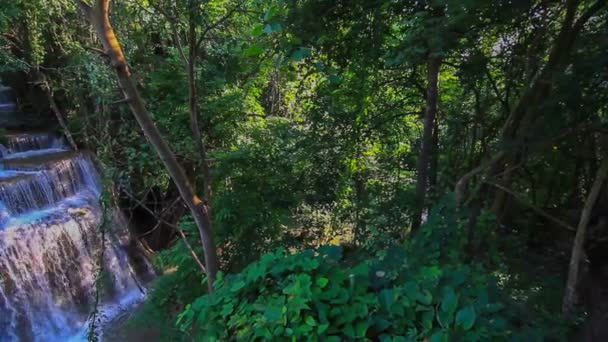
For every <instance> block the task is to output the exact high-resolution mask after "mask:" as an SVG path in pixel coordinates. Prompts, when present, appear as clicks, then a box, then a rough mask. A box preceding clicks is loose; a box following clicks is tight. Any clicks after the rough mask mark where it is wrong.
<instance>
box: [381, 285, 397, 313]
mask: <svg viewBox="0 0 608 342" xmlns="http://www.w3.org/2000/svg"><path fill="white" fill-rule="evenodd" d="M394 302H395V299H394V292H393V290H392V289H384V290H382V291H380V305H382V307H383V308H384V309H385V310H387V311H390V309H391V306H392V305H393V303H394Z"/></svg>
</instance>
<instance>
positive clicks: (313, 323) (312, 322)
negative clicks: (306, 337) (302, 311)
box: [306, 316, 317, 327]
mask: <svg viewBox="0 0 608 342" xmlns="http://www.w3.org/2000/svg"><path fill="white" fill-rule="evenodd" d="M306 324H308V325H310V326H311V327H314V326H316V325H317V321H315V319H314V318H313V317H312V316H308V317H306Z"/></svg>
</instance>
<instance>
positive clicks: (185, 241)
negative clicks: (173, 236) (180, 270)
mask: <svg viewBox="0 0 608 342" xmlns="http://www.w3.org/2000/svg"><path fill="white" fill-rule="evenodd" d="M123 192H124V193H125V194H126V195H127V196H129V198H131V199H132V200H134V201H135V202H137V204H139V205H140V206H141V207H142V209H144V210H145V211H147V212H148V213H150V215H152V216H153V217H154V218H156V219H157V220H159V221H161V222H162V223H164V224H166V225H168V226H169V227H171V228H173V229H175V230H176V231H177V233H178V234H179V235H180V236H181V238H182V241H183V242H184V245H186V248H188V250H189V251H190V254H191V255H192V258H193V259H194V261H196V263H197V264H198V266H199V268H200V269H201V271H203V273H205V274H207V269H206V268H205V265H204V264H203V262H202V261H201V259H199V257H198V255H196V252H194V248H192V245H190V243H189V242H188V239H187V238H186V234H184V232H183V231H182V230H181V228H179V227H178V226H177V225H175V224H173V223H170V222H167V221H165V220H164V219H162V218H160V217H157V216H156V214H155V213H154V211H153V210H152V209H150V208H148V206H147V205H146V204H145V203H143V202H142V201H141V200H140V199H138V198H136V197H135V196H133V194H131V193H130V192H129V191H127V190H125V189H123Z"/></svg>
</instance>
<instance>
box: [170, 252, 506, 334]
mask: <svg viewBox="0 0 608 342" xmlns="http://www.w3.org/2000/svg"><path fill="white" fill-rule="evenodd" d="M389 255H392V256H398V258H394V257H390V258H384V259H379V258H374V259H371V260H368V261H367V262H360V263H354V264H352V265H351V264H349V263H348V262H346V261H347V259H345V258H343V256H342V251H341V248H339V247H336V246H333V247H323V248H321V249H319V250H318V251H317V252H315V251H311V250H307V251H303V252H301V253H297V254H288V253H285V252H284V251H283V250H281V249H279V250H278V251H276V252H275V253H270V254H266V255H264V256H263V257H262V258H261V260H260V261H258V262H255V263H253V264H251V265H249V266H248V267H247V268H246V269H245V270H244V271H243V272H241V273H239V274H235V275H229V276H225V277H224V276H220V277H219V278H218V281H217V283H216V291H215V293H213V294H211V295H208V296H203V297H200V298H198V299H197V300H196V301H194V302H193V303H192V305H190V306H188V307H187V308H186V310H185V311H184V312H183V313H182V314H181V315H180V319H179V324H180V327H181V329H183V330H184V331H190V332H192V333H193V334H194V335H195V336H194V337H195V338H196V339H197V340H205V341H207V340H226V339H230V338H234V339H236V340H247V341H248V340H259V339H264V340H277V339H278V340H282V339H292V340H304V339H308V340H317V339H321V340H326V341H340V340H344V339H373V340H380V341H406V340H422V339H427V338H428V339H429V340H430V341H446V340H448V338H449V339H450V340H452V339H455V340H468V341H476V340H477V341H478V340H487V339H495V338H505V337H507V336H508V335H509V330H508V329H506V326H507V321H506V320H505V319H503V318H501V309H502V306H501V305H500V304H497V303H494V302H492V301H491V300H490V298H491V297H492V296H491V295H492V293H493V292H494V291H492V290H491V286H489V285H488V280H489V279H488V278H486V277H483V276H480V274H481V273H480V272H475V271H476V270H475V269H473V268H471V267H468V266H464V265H461V266H448V267H444V268H439V267H435V266H431V267H421V268H418V269H415V270H414V269H411V268H410V267H408V263H407V259H402V255H403V249H402V248H400V247H394V248H392V250H391V251H389ZM397 259H401V260H402V262H401V264H400V265H395V262H394V261H395V260H397ZM391 265H392V266H391ZM394 266H397V267H394Z"/></svg>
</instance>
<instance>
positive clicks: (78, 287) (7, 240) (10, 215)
mask: <svg viewBox="0 0 608 342" xmlns="http://www.w3.org/2000/svg"><path fill="white" fill-rule="evenodd" d="M8 92H9V91H8V90H7V88H6V87H2V86H0V117H1V120H0V122H15V120H18V119H13V118H10V117H11V116H17V117H18V114H16V113H15V103H14V101H12V100H11V99H10V96H7V93H8ZM1 142H2V145H1V146H0V158H1V162H0V164H1V169H0V341H3V342H4V341H44V342H48V341H68V340H81V339H85V336H86V332H87V329H88V326H89V315H90V313H91V311H92V310H94V309H95V308H98V309H99V310H100V311H101V312H100V313H101V316H98V317H106V318H111V316H112V314H113V313H116V312H118V311H120V310H122V309H123V308H124V307H126V306H129V305H130V304H131V303H133V302H135V301H138V300H140V299H141V298H142V296H143V288H142V286H141V283H142V279H141V278H142V277H143V278H146V277H149V276H150V275H151V270H150V268H149V267H148V266H147V265H148V264H147V263H146V262H145V259H144V258H142V257H141V254H138V253H137V252H136V248H134V246H135V241H134V240H133V239H132V238H131V237H130V235H129V232H128V229H127V228H126V227H127V225H126V221H125V220H124V218H123V217H122V215H121V213H120V211H119V210H103V209H102V207H101V205H100V195H101V179H100V174H99V172H98V169H97V167H96V165H95V162H94V158H93V156H92V155H90V154H89V153H87V152H76V151H72V150H70V149H69V148H68V147H67V145H66V144H65V143H64V141H63V140H62V139H60V138H59V137H57V136H56V135H54V134H51V133H8V134H4V136H3V137H2V141H1ZM102 226H103V227H102ZM102 228H103V229H102ZM100 270H102V271H100ZM143 280H146V279H143Z"/></svg>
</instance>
